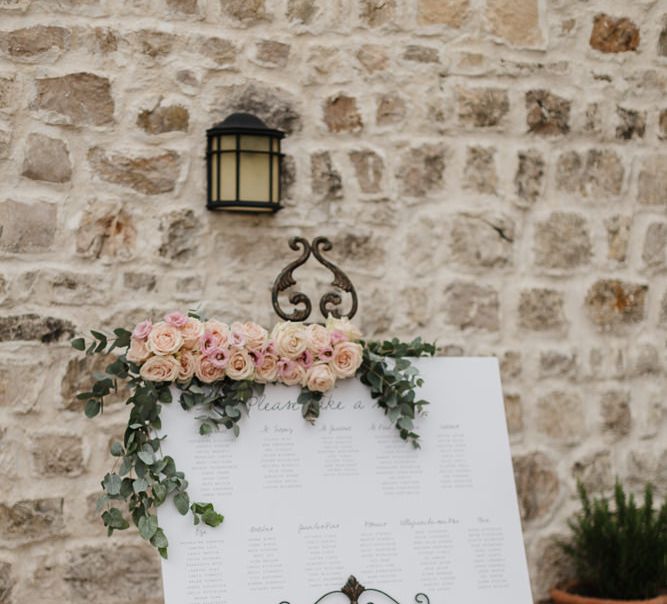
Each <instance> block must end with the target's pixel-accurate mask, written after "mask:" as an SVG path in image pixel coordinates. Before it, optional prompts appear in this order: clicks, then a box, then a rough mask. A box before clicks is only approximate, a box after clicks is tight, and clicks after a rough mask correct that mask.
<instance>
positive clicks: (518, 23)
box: [485, 0, 544, 48]
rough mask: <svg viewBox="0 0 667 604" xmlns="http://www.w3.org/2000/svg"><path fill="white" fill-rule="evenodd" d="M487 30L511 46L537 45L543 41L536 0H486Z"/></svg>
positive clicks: (538, 4) (538, 7)
mask: <svg viewBox="0 0 667 604" xmlns="http://www.w3.org/2000/svg"><path fill="white" fill-rule="evenodd" d="M485 16H486V21H487V23H488V31H489V32H490V33H492V34H494V35H496V36H498V37H500V38H502V39H503V40H504V41H506V42H507V43H508V44H510V45H511V46H517V47H530V48H532V47H537V46H541V45H542V44H543V42H544V40H543V36H542V31H541V29H540V3H539V2H538V0H488V1H487V3H486V15H485Z"/></svg>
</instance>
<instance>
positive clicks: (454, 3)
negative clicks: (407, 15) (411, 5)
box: [417, 0, 470, 29]
mask: <svg viewBox="0 0 667 604" xmlns="http://www.w3.org/2000/svg"><path fill="white" fill-rule="evenodd" d="M469 13H470V0H419V2H418V4H417V18H418V20H419V23H420V25H448V26H449V27H452V28H454V29H458V28H460V27H461V26H462V25H463V24H464V23H465V21H466V18H467V17H468V14H469Z"/></svg>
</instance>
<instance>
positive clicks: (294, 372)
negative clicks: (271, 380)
mask: <svg viewBox="0 0 667 604" xmlns="http://www.w3.org/2000/svg"><path fill="white" fill-rule="evenodd" d="M278 377H279V379H280V381H281V382H282V383H283V384H285V385H286V386H297V385H298V386H303V385H304V383H305V381H306V370H305V369H304V368H303V367H302V366H301V365H299V363H297V362H296V361H293V360H291V359H281V360H280V361H278Z"/></svg>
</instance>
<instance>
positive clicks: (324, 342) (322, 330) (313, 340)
mask: <svg viewBox="0 0 667 604" xmlns="http://www.w3.org/2000/svg"><path fill="white" fill-rule="evenodd" d="M306 338H307V340H308V349H309V350H310V351H311V352H312V353H313V354H315V355H318V354H320V352H321V351H322V350H325V349H326V348H328V347H329V344H330V339H331V338H330V336H329V330H328V329H327V328H326V327H324V326H323V325H319V324H317V323H314V324H313V325H309V326H308V327H306Z"/></svg>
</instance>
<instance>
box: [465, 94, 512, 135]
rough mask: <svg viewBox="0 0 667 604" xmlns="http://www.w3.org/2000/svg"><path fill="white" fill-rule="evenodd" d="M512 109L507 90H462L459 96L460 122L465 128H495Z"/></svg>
mask: <svg viewBox="0 0 667 604" xmlns="http://www.w3.org/2000/svg"><path fill="white" fill-rule="evenodd" d="M509 109H510V102H509V96H508V95H507V90H502V89H500V88H460V89H459V90H458V94H457V111H458V116H459V120H460V121H461V123H462V124H463V125H465V126H473V127H475V128H495V127H497V126H500V125H501V124H502V122H503V120H504V118H505V116H506V115H507V114H508V112H509Z"/></svg>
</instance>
